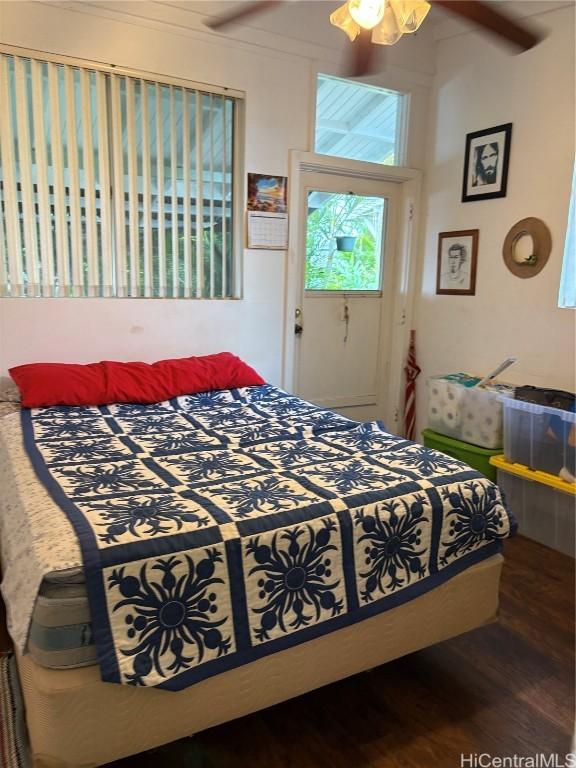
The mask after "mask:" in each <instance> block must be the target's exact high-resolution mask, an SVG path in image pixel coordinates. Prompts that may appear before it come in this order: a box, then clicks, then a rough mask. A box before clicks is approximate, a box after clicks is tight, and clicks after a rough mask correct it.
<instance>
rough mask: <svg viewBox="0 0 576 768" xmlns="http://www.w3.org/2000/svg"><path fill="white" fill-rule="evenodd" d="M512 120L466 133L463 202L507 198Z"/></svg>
mask: <svg viewBox="0 0 576 768" xmlns="http://www.w3.org/2000/svg"><path fill="white" fill-rule="evenodd" d="M511 140H512V123H506V124H505V125H497V126H496V127H495V128H487V129H486V130H485V131H476V132H475V133H468V134H467V135H466V154H465V156H464V181H463V183H462V202H463V203H469V202H470V201H471V200H490V199H492V198H494V197H506V185H507V183H508V161H509V159H510V142H511Z"/></svg>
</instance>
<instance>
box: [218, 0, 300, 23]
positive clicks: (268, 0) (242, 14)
mask: <svg viewBox="0 0 576 768" xmlns="http://www.w3.org/2000/svg"><path fill="white" fill-rule="evenodd" d="M284 2H285V0H256V2H251V3H236V7H235V8H233V9H232V10H230V11H228V12H227V13H222V14H220V16H214V17H213V18H211V19H206V21H205V22H204V24H205V25H206V26H207V27H210V29H222V28H223V27H227V26H228V25H229V24H236V23H237V22H239V21H243V20H244V19H246V18H247V17H248V16H253V15H254V14H256V13H260V11H267V10H268V9H269V8H274V6H277V5H282V4H283V3H284Z"/></svg>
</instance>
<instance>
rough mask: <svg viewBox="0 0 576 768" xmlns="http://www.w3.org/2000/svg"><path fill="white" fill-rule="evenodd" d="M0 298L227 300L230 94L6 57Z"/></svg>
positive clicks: (2, 62)
mask: <svg viewBox="0 0 576 768" xmlns="http://www.w3.org/2000/svg"><path fill="white" fill-rule="evenodd" d="M0 103H1V104H2V109H1V110H0V208H1V211H0V293H1V295H2V296H17V297H18V296H20V297H22V296H30V297H32V296H56V297H63V296H76V297H88V296H117V297H152V298H154V297H156V298H164V297H172V298H193V297H196V298H221V297H230V296H233V294H234V262H233V234H234V216H235V213H236V209H235V206H234V190H235V186H234V175H235V164H236V161H237V158H236V157H235V153H234V146H235V131H236V123H237V116H236V110H237V98H235V97H230V96H227V95H224V94H219V93H205V92H202V91H201V90H198V89H194V88H187V87H185V86H181V85H176V84H172V83H165V82H160V81H155V80H151V79H150V78H148V77H147V76H146V77H145V76H142V77H134V76H129V75H126V74H115V73H113V72H105V71H100V70H98V69H91V68H89V67H80V66H75V65H70V64H62V63H58V62H54V61H44V60H40V59H33V58H29V57H23V56H18V55H13V54H7V53H0Z"/></svg>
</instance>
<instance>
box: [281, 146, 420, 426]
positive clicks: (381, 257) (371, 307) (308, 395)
mask: <svg viewBox="0 0 576 768" xmlns="http://www.w3.org/2000/svg"><path fill="white" fill-rule="evenodd" d="M292 159H293V162H292V174H291V181H292V188H291V198H290V204H291V211H292V222H291V228H290V231H291V235H290V253H289V264H288V295H287V302H286V335H285V346H284V360H285V371H284V373H285V378H284V386H285V387H286V388H287V389H290V391H293V392H295V393H296V394H298V395H299V396H301V397H303V398H304V399H306V400H309V401H311V402H314V403H316V404H318V405H320V406H322V407H325V408H330V409H332V410H335V411H338V412H339V413H341V414H343V415H345V416H348V417H349V418H352V419H355V420H358V421H370V420H374V419H383V420H384V422H385V424H386V426H387V428H388V429H390V431H396V432H398V431H400V424H399V422H400V414H399V403H400V389H401V380H402V365H403V360H404V356H405V345H406V343H407V336H408V335H407V330H406V324H407V322H409V309H410V306H411V296H412V290H413V289H412V283H413V279H414V274H415V269H414V268H413V265H414V262H415V256H416V253H415V242H414V240H415V238H413V237H412V232H413V226H414V207H415V200H416V197H417V195H418V192H419V182H420V180H419V176H420V174H419V173H418V172H417V171H412V170H411V169H398V168H392V167H383V166H378V165H373V164H370V163H357V162H355V161H347V160H339V159H336V158H329V157H322V156H318V155H313V154H312V153H293V158H292ZM311 160H313V162H311ZM332 163H338V165H337V166H335V165H332Z"/></svg>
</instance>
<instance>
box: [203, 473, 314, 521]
mask: <svg viewBox="0 0 576 768" xmlns="http://www.w3.org/2000/svg"><path fill="white" fill-rule="evenodd" d="M196 493H197V495H198V496H199V497H201V498H204V499H206V501H208V502H210V503H212V504H215V505H216V506H217V507H219V508H220V509H221V510H223V511H224V512H226V513H227V514H228V515H229V516H230V519H231V520H244V519H247V518H253V517H260V516H263V515H269V514H276V513H278V512H287V511H289V510H296V509H299V508H300V507H305V506H309V505H310V504H312V503H314V502H318V501H323V500H324V499H323V498H322V497H320V496H318V495H317V494H314V493H313V492H311V491H309V490H308V489H307V488H304V487H303V486H302V485H300V484H299V483H298V482H296V480H293V479H292V478H290V477H282V476H277V475H273V474H272V475H265V476H264V477H253V478H247V479H245V480H239V481H236V482H227V483H226V484H225V485H223V486H221V487H208V488H197V489H196Z"/></svg>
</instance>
